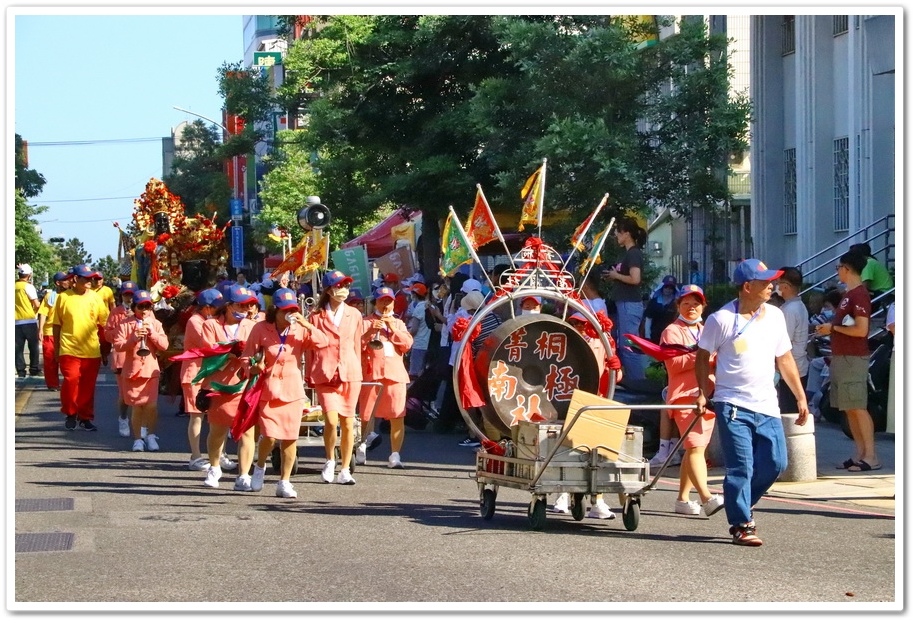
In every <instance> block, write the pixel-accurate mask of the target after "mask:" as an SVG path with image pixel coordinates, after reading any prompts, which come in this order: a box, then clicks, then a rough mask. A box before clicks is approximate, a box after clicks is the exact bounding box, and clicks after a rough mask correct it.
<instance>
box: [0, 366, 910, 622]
mask: <svg viewBox="0 0 916 623" xmlns="http://www.w3.org/2000/svg"><path fill="white" fill-rule="evenodd" d="M25 393H27V392H17V397H18V400H17V414H18V415H17V417H16V424H15V455H14V462H15V473H14V479H13V482H14V491H15V501H16V504H17V507H18V506H20V504H21V505H22V508H21V509H19V511H18V512H15V514H13V513H9V514H8V515H7V516H8V517H9V518H11V519H12V518H14V520H15V539H16V545H17V548H18V546H20V545H21V547H22V548H24V549H28V548H29V547H35V545H34V543H35V542H37V541H41V539H42V538H51V539H55V538H56V539H57V540H63V541H65V542H66V543H69V547H68V548H66V547H65V548H62V549H63V551H22V552H17V553H16V554H15V566H14V577H12V578H11V580H12V582H11V583H10V586H9V588H8V591H7V607H8V608H9V609H11V610H18V611H25V610H56V609H62V610H67V611H73V610H81V609H106V610H107V609H115V610H123V611H126V612H136V611H137V610H138V608H139V609H140V610H143V611H160V610H161V611H165V610H186V609H189V608H191V607H192V606H195V605H198V607H199V604H204V607H205V609H206V610H209V611H232V612H242V611H258V610H263V609H282V610H295V611H309V612H313V613H314V612H340V611H348V610H354V611H358V610H371V611H373V612H380V611H386V610H404V609H417V608H419V609H421V610H431V611H437V612H456V611H460V612H463V611H490V612H491V611H494V610H510V611H512V610H526V609H531V608H536V609H537V610H538V611H540V612H543V611H570V610H572V609H584V610H588V611H594V612H607V613H612V612H621V611H646V610H649V611H654V610H658V609H662V610H664V609H667V608H671V607H677V609H678V610H680V611H682V612H686V611H700V610H702V611H709V610H712V609H714V610H717V611H726V610H731V611H736V612H740V611H745V610H747V608H748V606H747V604H749V603H754V604H755V606H754V610H755V611H758V612H759V611H766V610H768V609H772V610H774V611H775V610H785V609H787V608H790V609H794V608H798V609H807V608H814V609H815V610H827V611H831V610H843V611H848V610H856V609H860V610H876V611H877V610H894V609H898V610H899V609H900V607H902V599H903V597H902V595H903V592H902V573H897V572H898V570H900V569H902V561H901V560H898V559H897V553H898V551H897V548H896V545H897V541H896V538H895V537H896V533H897V521H896V519H895V514H896V511H895V508H894V505H893V503H891V505H890V508H888V507H887V506H886V505H885V506H874V505H868V504H863V503H861V500H856V499H855V498H848V499H846V498H839V499H836V498H830V499H827V498H824V497H817V496H811V495H809V494H804V495H781V494H780V495H774V496H768V497H766V498H764V500H763V501H761V503H760V504H759V505H758V506H757V508H756V509H755V518H756V519H757V523H758V529H759V535H760V536H761V538H762V539H763V540H764V546H763V547H759V548H746V547H736V546H734V545H732V544H731V542H730V538H729V536H728V525H727V522H726V519H725V513H724V512H722V513H719V514H718V515H715V516H714V517H712V518H705V517H702V516H701V517H685V516H681V515H675V514H674V512H673V506H674V499H675V486H676V483H675V480H674V478H675V477H676V470H675V469H670V470H669V472H670V473H669V474H666V477H663V478H662V479H661V481H660V482H659V485H658V488H657V489H656V490H653V491H650V492H648V493H647V494H646V495H645V496H644V497H643V499H642V506H641V517H640V522H639V526H638V528H637V529H636V530H635V531H627V530H626V529H625V528H624V527H623V524H622V521H621V519H620V508H619V504H618V503H617V501H616V500H613V499H609V500H608V501H609V503H610V504H611V508H612V509H614V510H615V511H616V512H617V513H618V516H617V518H616V519H613V520H597V519H588V518H586V519H584V520H583V521H581V522H576V521H574V520H573V519H572V518H571V517H570V516H568V515H567V516H558V515H553V514H551V515H548V521H547V527H546V530H544V531H543V532H537V531H533V530H531V529H530V527H529V522H528V518H527V508H528V501H529V500H530V494H529V493H528V492H527V491H523V490H520V489H512V488H508V487H502V488H500V490H499V494H498V498H497V503H496V514H495V516H494V517H493V518H492V519H491V520H489V521H486V520H484V519H482V518H481V516H480V512H479V504H478V487H477V483H476V478H475V476H474V452H473V451H471V450H468V449H466V448H461V447H459V446H458V445H457V442H458V441H459V440H460V439H461V438H462V435H459V434H457V433H455V434H437V433H433V432H431V431H429V430H426V431H414V430H410V429H408V431H407V438H406V444H405V447H404V449H403V451H402V453H401V455H402V458H403V460H404V462H405V464H406V469H404V470H391V469H388V468H387V466H386V459H387V456H388V452H389V447H388V441H387V439H386V440H385V442H384V443H383V444H382V445H381V446H379V447H378V448H377V449H375V450H374V451H371V452H370V453H369V463H368V464H367V465H365V466H360V467H358V468H357V471H356V472H355V473H354V477H355V478H356V480H357V484H356V486H340V485H331V484H324V483H322V482H320V480H319V477H318V472H319V469H320V467H321V465H322V461H323V458H322V452H321V450H320V449H319V448H317V447H307V448H302V449H300V454H301V455H302V456H301V458H300V470H299V473H298V474H297V475H296V476H294V477H293V483H294V485H295V487H296V489H297V490H298V493H299V497H298V499H295V500H286V499H280V498H276V497H274V486H275V483H276V476H275V475H273V474H272V473H271V471H270V469H268V474H267V482H266V484H265V487H264V490H263V491H261V492H260V493H236V492H233V491H232V490H231V487H232V478H231V477H228V476H224V477H223V482H224V484H223V487H222V488H221V489H218V490H213V489H207V488H205V487H203V485H202V481H203V476H204V474H203V473H201V472H192V471H189V470H188V469H187V459H188V452H187V450H186V444H187V441H186V435H185V430H186V426H187V420H186V419H184V418H178V417H175V416H174V415H173V414H174V412H175V410H176V407H175V405H174V404H172V403H170V402H169V398H167V397H163V398H161V399H160V413H161V416H160V421H161V426H160V445H161V446H162V450H161V451H160V452H158V453H151V452H146V453H134V452H131V451H130V445H131V441H130V440H128V439H123V438H121V437H119V436H118V434H117V425H116V414H115V409H114V402H115V395H116V394H115V387H114V385H113V384H112V383H110V382H108V381H107V380H103V381H101V382H100V385H99V388H98V394H97V402H96V404H97V419H96V423H97V424H98V426H99V428H100V431H99V432H98V433H88V432H84V431H66V430H65V429H64V427H63V417H62V416H61V414H60V413H59V411H58V407H59V404H58V395H57V394H56V393H53V392H49V391H46V390H44V389H41V388H36V389H35V390H34V391H33V392H32V393H31V395H29V396H26V397H23V396H24V395H25ZM891 452H893V445H892V444H891ZM891 469H893V468H891ZM863 482H864V481H863ZM720 483H721V471H716V470H714V471H713V472H712V474H711V485H712V488H713V489H714V490H718V487H719V485H720ZM11 484H12V482H11ZM806 491H807V490H806ZM9 497H10V496H8V498H9ZM61 500H63V502H60V504H62V505H63V506H64V507H72V510H28V508H27V506H28V505H29V504H38V505H39V506H41V505H42V504H48V505H53V504H55V503H57V502H58V501H61ZM8 501H11V500H9V499H8ZM551 501H552V498H551ZM9 510H12V509H9ZM47 535H50V536H47ZM68 535H69V536H68ZM13 536H14V535H12V534H9V531H8V538H10V537H13ZM30 539H31V540H30ZM10 540H12V539H9V540H8V551H10V552H12V551H13V543H11V542H10ZM30 543H31V545H29V544H30ZM138 604H144V605H140V606H138Z"/></svg>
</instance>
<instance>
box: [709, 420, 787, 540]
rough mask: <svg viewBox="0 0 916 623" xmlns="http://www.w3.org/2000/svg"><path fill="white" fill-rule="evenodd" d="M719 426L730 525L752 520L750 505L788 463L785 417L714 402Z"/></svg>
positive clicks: (752, 504)
mask: <svg viewBox="0 0 916 623" xmlns="http://www.w3.org/2000/svg"><path fill="white" fill-rule="evenodd" d="M715 411H716V427H717V428H718V429H719V441H720V443H721V445H722V456H723V457H724V458H725V481H724V482H723V484H722V490H723V493H724V494H725V514H726V516H727V517H728V523H729V525H732V526H736V525H738V524H742V523H748V522H749V521H751V507H752V506H754V505H755V504H757V502H758V501H759V500H760V498H761V497H762V496H763V494H764V493H766V492H767V490H768V489H769V488H770V487H771V486H772V485H773V483H774V482H776V479H777V478H778V477H779V474H781V473H782V472H783V471H784V470H785V469H786V466H787V465H788V457H787V455H786V437H785V433H784V432H783V429H782V418H778V417H772V416H769V415H763V414H761V413H755V412H754V411H749V410H747V409H744V408H741V407H737V406H735V405H733V404H730V403H727V402H717V403H715Z"/></svg>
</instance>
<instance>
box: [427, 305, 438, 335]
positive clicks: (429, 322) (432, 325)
mask: <svg viewBox="0 0 916 623" xmlns="http://www.w3.org/2000/svg"><path fill="white" fill-rule="evenodd" d="M430 305H431V303H427V304H426V326H427V327H429V328H430V330H433V331H435V330H436V318H435V317H434V316H433V315H432V313H431V312H430V311H429V306H430Z"/></svg>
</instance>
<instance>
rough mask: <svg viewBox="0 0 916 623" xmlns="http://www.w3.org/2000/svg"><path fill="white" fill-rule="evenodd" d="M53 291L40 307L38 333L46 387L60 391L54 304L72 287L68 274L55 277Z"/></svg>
mask: <svg viewBox="0 0 916 623" xmlns="http://www.w3.org/2000/svg"><path fill="white" fill-rule="evenodd" d="M54 287H55V289H53V290H50V289H49V290H48V291H47V292H46V293H45V296H44V298H43V299H42V300H41V305H39V306H38V333H39V335H41V355H42V360H43V362H44V373H45V385H46V386H47V388H48V389H50V390H53V391H60V376H59V374H58V372H59V367H58V361H57V355H56V351H57V347H56V346H55V342H54V327H53V326H52V325H53V320H54V304H55V303H56V302H57V295H58V294H60V293H61V292H63V291H65V290H67V289H68V288H69V287H70V276H69V275H68V274H67V273H57V274H56V275H54Z"/></svg>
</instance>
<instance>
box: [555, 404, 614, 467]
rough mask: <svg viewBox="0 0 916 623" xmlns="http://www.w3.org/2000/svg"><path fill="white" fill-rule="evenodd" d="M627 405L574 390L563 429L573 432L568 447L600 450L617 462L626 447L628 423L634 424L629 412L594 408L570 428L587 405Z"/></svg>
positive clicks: (599, 452)
mask: <svg viewBox="0 0 916 623" xmlns="http://www.w3.org/2000/svg"><path fill="white" fill-rule="evenodd" d="M593 405H599V406H625V405H623V403H620V402H617V401H615V400H611V399H609V398H602V397H601V396H598V395H596V394H590V393H588V392H584V391H582V390H581V389H577V390H574V391H573V396H572V400H571V401H570V402H569V411H567V413H566V420H565V421H564V422H563V430H567V429H569V432H568V433H567V435H566V439H565V440H564V441H563V445H564V446H569V447H572V448H575V447H576V446H587V447H589V448H595V447H596V446H603V447H599V448H598V454H599V455H600V456H602V457H604V458H605V459H607V460H609V461H616V460H617V453H618V451H619V450H620V449H621V447H622V446H623V440H624V435H625V434H626V430H627V422H629V421H630V410H629V409H619V408H618V409H591V410H588V411H584V412H582V413H580V414H579V417H578V418H577V419H576V421H575V423H574V424H573V425H572V428H569V425H570V422H572V420H573V416H574V415H575V414H576V413H577V412H578V411H579V409H581V408H582V407H585V406H593Z"/></svg>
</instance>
